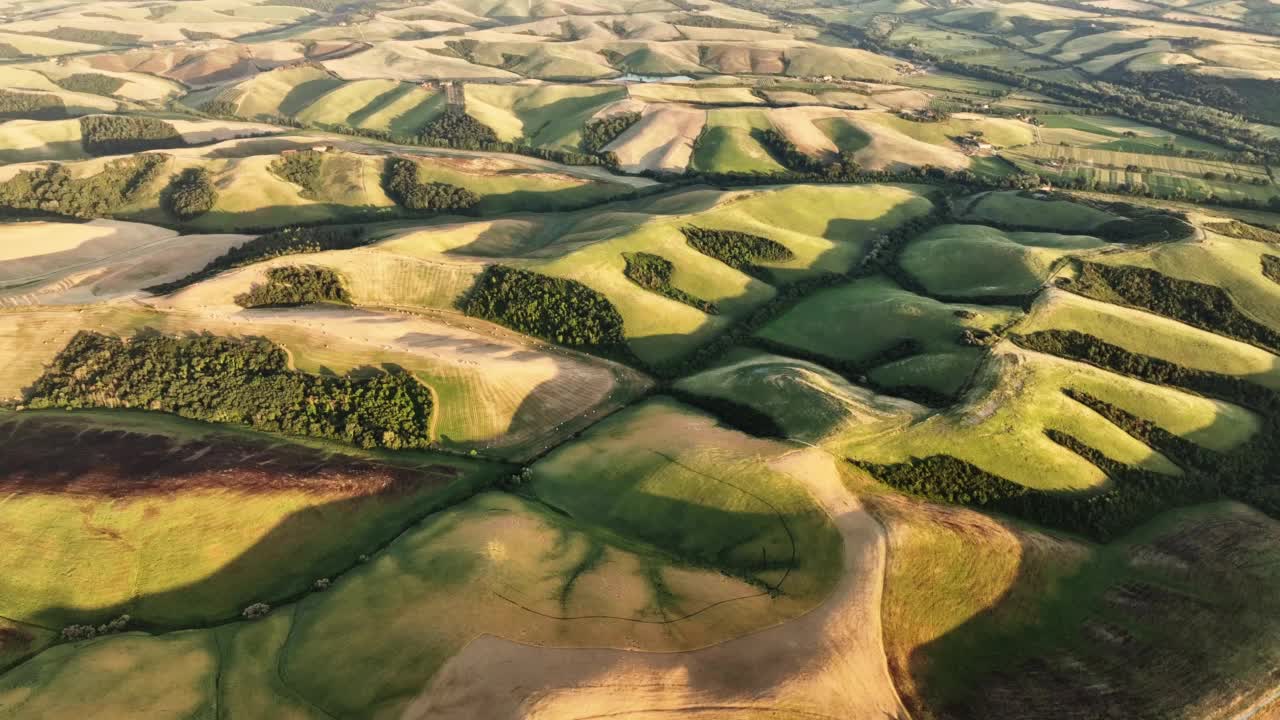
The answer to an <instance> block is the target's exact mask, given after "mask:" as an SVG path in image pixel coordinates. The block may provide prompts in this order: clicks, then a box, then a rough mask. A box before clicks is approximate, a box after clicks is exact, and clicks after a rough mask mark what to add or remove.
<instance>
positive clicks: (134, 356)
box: [26, 331, 432, 449]
mask: <svg viewBox="0 0 1280 720" xmlns="http://www.w3.org/2000/svg"><path fill="white" fill-rule="evenodd" d="M26 403H27V405H28V406H29V407H32V408H89V407H126V408H140V409H147V410H159V411H163V412H169V413H174V414H176V415H181V416H182V417H187V418H192V419H196V420H204V421H207V422H219V423H236V424H241V425H248V426H250V427H252V428H254V429H257V430H263V431H268V432H280V433H287V434H290V435H305V436H310V437H318V438H328V439H331V440H341V441H344V442H348V443H353V444H355V445H359V446H360V447H365V448H374V447H383V448H391V449H400V448H423V447H427V445H428V444H429V443H430V438H429V437H428V436H427V428H428V427H429V425H428V421H429V419H430V416H431V411H432V401H431V391H430V389H428V388H427V387H426V386H425V385H422V384H421V383H419V382H418V381H417V380H416V379H414V378H413V377H412V376H410V375H408V374H405V373H377V374H374V375H372V376H370V377H367V378H362V379H356V378H353V377H325V376H319V375H310V374H307V373H302V372H297V371H294V370H291V369H290V368H289V365H288V355H287V353H286V352H285V350H284V348H282V347H280V346H279V345H276V344H274V343H272V342H270V341H268V340H264V339H261V338H226V337H218V336H215V335H210V334H201V335H190V336H186V337H171V336H166V335H161V334H159V333H156V332H154V331H142V332H139V333H138V334H137V335H135V336H134V337H133V338H131V339H129V340H128V341H126V340H123V339H121V338H117V337H112V336H108V335H102V334H99V333H95V332H89V331H81V332H79V333H77V334H76V336H75V337H73V338H72V339H71V342H70V343H68V344H67V347H66V348H65V349H63V350H62V352H60V353H59V354H58V356H57V357H56V358H55V359H54V361H53V364H52V365H51V366H50V367H49V368H48V369H47V370H46V371H45V373H44V375H42V376H41V377H40V378H39V379H38V380H37V381H36V382H35V384H34V385H32V387H31V388H30V390H29V392H28V395H27V398H26Z"/></svg>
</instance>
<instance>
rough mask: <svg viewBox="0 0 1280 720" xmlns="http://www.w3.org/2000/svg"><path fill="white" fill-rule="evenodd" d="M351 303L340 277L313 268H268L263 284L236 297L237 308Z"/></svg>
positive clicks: (324, 270)
mask: <svg viewBox="0 0 1280 720" xmlns="http://www.w3.org/2000/svg"><path fill="white" fill-rule="evenodd" d="M324 302H332V303H346V304H350V303H351V294H350V293H348V292H347V288H346V285H345V284H343V282H342V276H340V275H338V273H336V272H334V271H333V270H331V269H329V268H322V267H316V266H314V265H303V266H288V267H277V268H271V269H270V270H268V271H267V282H266V283H263V284H260V285H254V286H253V288H252V289H250V290H249V292H246V293H241V294H239V295H237V296H236V304H237V305H239V306H240V307H246V308H255V307H290V306H294V305H309V304H312V303H324Z"/></svg>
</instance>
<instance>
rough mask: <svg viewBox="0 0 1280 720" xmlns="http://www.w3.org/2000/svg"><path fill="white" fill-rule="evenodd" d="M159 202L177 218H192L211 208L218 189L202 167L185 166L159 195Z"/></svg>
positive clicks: (216, 197) (216, 198) (216, 199)
mask: <svg viewBox="0 0 1280 720" xmlns="http://www.w3.org/2000/svg"><path fill="white" fill-rule="evenodd" d="M160 200H161V204H162V205H164V209H165V210H166V211H168V212H169V214H171V215H173V216H174V217H176V218H178V219H179V220H192V219H194V218H197V217H199V216H201V215H203V214H205V213H207V212H209V211H210V210H212V209H213V206H214V204H215V203H217V202H218V190H217V188H215V187H214V186H213V177H212V176H210V175H209V171H208V170H206V169H204V168H187V169H186V170H183V171H182V172H181V173H179V174H178V175H177V176H175V177H174V178H173V181H172V182H170V183H169V187H168V188H166V189H165V191H164V193H162V194H161V196H160Z"/></svg>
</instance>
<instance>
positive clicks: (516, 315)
mask: <svg viewBox="0 0 1280 720" xmlns="http://www.w3.org/2000/svg"><path fill="white" fill-rule="evenodd" d="M462 309H463V311H464V312H466V313H467V314H468V315H471V316H473V317H478V318H482V319H484V320H490V321H492V322H496V323H498V324H500V325H506V326H507V327H509V328H511V329H513V330H516V331H518V332H522V333H525V334H526V335H533V336H534V337H540V338H542V339H544V340H550V341H551V342H555V343H559V344H561V345H569V346H574V347H584V348H588V349H593V350H597V351H600V352H602V353H605V354H615V355H616V354H625V353H626V336H625V334H624V332H623V327H622V315H620V314H619V313H618V309H617V308H615V307H614V306H613V303H611V302H609V299H608V298H606V297H605V296H604V295H601V294H600V293H599V292H596V291H595V290H592V289H591V288H589V287H587V286H586V285H583V284H582V283H580V282H578V281H577V280H567V279H565V278H558V277H551V276H548V275H542V274H540V273H536V272H531V271H529V270H521V269H519V268H514V267H509V266H506V265H490V266H489V267H488V268H487V269H486V270H485V271H484V273H483V274H481V275H480V278H479V279H478V280H477V281H476V284H475V287H473V288H472V289H471V292H470V293H469V294H468V295H467V297H466V298H465V299H464V300H463V303H462Z"/></svg>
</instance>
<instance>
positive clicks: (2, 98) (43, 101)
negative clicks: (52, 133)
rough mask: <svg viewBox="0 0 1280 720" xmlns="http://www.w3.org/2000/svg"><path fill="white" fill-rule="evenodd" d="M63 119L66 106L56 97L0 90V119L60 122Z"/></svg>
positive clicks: (65, 115) (47, 94)
mask: <svg viewBox="0 0 1280 720" xmlns="http://www.w3.org/2000/svg"><path fill="white" fill-rule="evenodd" d="M65 117H67V106H66V105H65V104H64V103H63V102H62V98H60V97H58V96H57V95H51V94H49V93H29V92H14V91H12V90H5V89H2V88H0V118H5V119H7V118H26V119H28V120H61V119H62V118H65Z"/></svg>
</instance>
